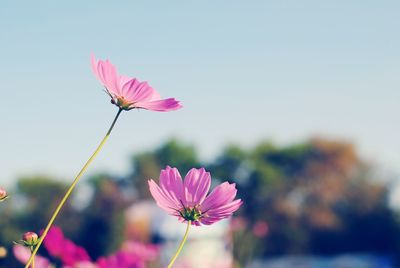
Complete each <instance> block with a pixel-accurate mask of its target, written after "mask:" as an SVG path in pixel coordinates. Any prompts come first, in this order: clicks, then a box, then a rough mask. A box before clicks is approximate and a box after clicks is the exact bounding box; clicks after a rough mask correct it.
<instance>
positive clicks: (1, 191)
mask: <svg viewBox="0 0 400 268" xmlns="http://www.w3.org/2000/svg"><path fill="white" fill-rule="evenodd" d="M7 197H8V195H7V192H6V190H4V189H3V188H0V201H3V200H4V199H6V198H7Z"/></svg>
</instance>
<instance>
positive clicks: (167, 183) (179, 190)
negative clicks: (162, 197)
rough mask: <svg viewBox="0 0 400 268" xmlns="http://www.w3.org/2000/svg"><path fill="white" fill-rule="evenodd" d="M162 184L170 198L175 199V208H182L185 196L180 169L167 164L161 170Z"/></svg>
mask: <svg viewBox="0 0 400 268" xmlns="http://www.w3.org/2000/svg"><path fill="white" fill-rule="evenodd" d="M160 186H161V189H163V191H164V193H165V194H166V195H167V196H168V197H169V198H170V200H173V202H174V204H175V208H177V207H178V208H181V207H182V202H183V201H184V196H183V183H182V177H181V174H179V171H178V169H176V168H171V167H169V166H167V167H166V168H165V169H163V170H161V173H160Z"/></svg>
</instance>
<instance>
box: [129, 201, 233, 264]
mask: <svg viewBox="0 0 400 268" xmlns="http://www.w3.org/2000/svg"><path fill="white" fill-rule="evenodd" d="M125 218H126V229H125V232H126V237H127V239H133V240H140V241H143V242H154V243H157V244H159V245H160V246H161V254H162V255H161V263H162V265H164V266H165V265H167V264H168V262H169V260H170V259H171V257H172V256H173V255H174V253H175V251H176V249H177V248H178V246H179V243H180V241H181V239H182V237H183V235H184V233H185V229H186V225H185V224H184V223H181V222H179V221H178V219H177V218H176V217H173V216H170V215H168V214H166V213H165V211H163V210H161V209H160V208H159V207H158V206H157V205H156V204H155V203H154V202H149V201H144V202H138V203H135V204H134V205H132V206H131V207H130V208H128V209H127V210H126V213H125ZM228 225H229V221H227V220H224V221H220V222H218V223H216V224H213V225H211V226H192V227H191V228H190V232H189V237H188V240H187V242H186V244H185V247H184V248H183V250H182V252H181V254H180V255H179V257H178V259H177V260H176V262H175V265H174V267H176V268H204V267H209V268H228V267H232V266H233V255H232V242H231V241H232V240H231V237H230V234H229V230H228V229H229V228H228V227H229V226H228Z"/></svg>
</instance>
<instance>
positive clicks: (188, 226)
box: [167, 221, 191, 268]
mask: <svg viewBox="0 0 400 268" xmlns="http://www.w3.org/2000/svg"><path fill="white" fill-rule="evenodd" d="M190 225H191V221H188V223H187V227H186V232H185V235H184V236H183V238H182V241H181V244H180V245H179V247H178V249H177V251H176V253H175V255H174V257H173V258H172V259H171V261H170V262H169V264H168V267H167V268H171V267H172V264H174V262H175V260H176V258H177V257H178V255H179V253H181V250H182V248H183V245H184V244H185V242H186V238H187V237H188V234H189V228H190Z"/></svg>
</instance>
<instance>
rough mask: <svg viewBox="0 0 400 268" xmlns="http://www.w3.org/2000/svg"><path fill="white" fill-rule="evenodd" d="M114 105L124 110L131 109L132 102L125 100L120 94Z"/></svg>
mask: <svg viewBox="0 0 400 268" xmlns="http://www.w3.org/2000/svg"><path fill="white" fill-rule="evenodd" d="M115 105H117V106H119V107H121V108H122V109H124V110H131V109H132V108H133V107H132V105H133V103H131V102H129V101H127V100H126V99H125V98H124V97H122V96H120V97H117V103H115Z"/></svg>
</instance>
